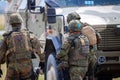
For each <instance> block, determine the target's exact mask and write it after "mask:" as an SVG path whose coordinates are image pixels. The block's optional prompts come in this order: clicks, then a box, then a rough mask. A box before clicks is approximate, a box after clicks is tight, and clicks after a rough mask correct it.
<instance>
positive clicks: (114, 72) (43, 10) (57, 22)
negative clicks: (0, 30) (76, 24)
mask: <svg viewBox="0 0 120 80" xmlns="http://www.w3.org/2000/svg"><path fill="white" fill-rule="evenodd" d="M8 2H9V3H8V4H9V5H8V7H7V9H6V13H5V17H6V31H7V30H10V25H9V24H8V20H9V15H10V14H11V13H12V12H19V13H20V14H21V16H22V17H23V19H24V23H23V28H24V27H25V28H27V29H29V30H30V31H32V32H33V33H34V34H35V35H36V36H37V37H38V38H39V40H40V42H41V44H42V45H43V48H41V49H42V52H43V53H44V54H45V56H46V59H45V80H69V76H68V74H69V73H68V71H67V70H66V71H58V69H57V64H58V63H59V61H58V60H57V59H56V54H57V53H58V51H59V50H60V48H61V45H62V44H63V43H64V40H65V38H66V36H67V25H68V23H67V21H66V16H67V15H68V14H69V13H71V12H77V13H78V14H79V15H80V16H81V21H82V22H87V23H89V24H91V25H92V26H93V28H94V29H95V30H96V31H97V32H99V33H100V35H101V37H102V41H101V43H99V44H97V51H96V52H95V53H96V55H97V62H96V65H95V69H94V71H95V79H96V80H112V78H114V77H120V68H119V67H120V1H119V0H8Z"/></svg>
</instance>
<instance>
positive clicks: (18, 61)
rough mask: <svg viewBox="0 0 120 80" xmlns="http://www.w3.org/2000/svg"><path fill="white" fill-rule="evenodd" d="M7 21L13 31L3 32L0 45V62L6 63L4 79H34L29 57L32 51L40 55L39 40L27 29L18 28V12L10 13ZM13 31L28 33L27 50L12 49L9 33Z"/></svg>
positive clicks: (20, 20) (20, 21) (19, 22)
mask: <svg viewBox="0 0 120 80" xmlns="http://www.w3.org/2000/svg"><path fill="white" fill-rule="evenodd" d="M9 23H10V24H11V25H12V30H13V31H10V32H7V33H5V34H3V37H4V39H3V43H2V45H1V46H0V64H2V63H4V62H6V63H7V74H6V77H5V80H34V75H33V67H32V61H31V57H32V53H33V52H36V53H37V54H38V55H39V57H41V50H40V47H41V45H40V42H39V41H38V39H37V38H36V37H35V36H34V34H33V33H31V32H29V31H27V30H20V28H21V23H22V18H21V16H20V15H19V14H17V13H13V14H11V16H10V20H9ZM14 31H15V32H22V33H28V35H29V38H28V40H29V41H30V43H29V45H28V46H29V50H28V51H26V52H25V51H24V50H19V49H16V50H17V52H16V51H15V50H14V49H15V48H14V46H13V44H12V43H11V37H12V36H11V35H12V34H13V33H14ZM23 43H24V42H23ZM18 44H19V43H18ZM21 45H22V44H21ZM30 48H31V49H30ZM23 49H24V48H23Z"/></svg>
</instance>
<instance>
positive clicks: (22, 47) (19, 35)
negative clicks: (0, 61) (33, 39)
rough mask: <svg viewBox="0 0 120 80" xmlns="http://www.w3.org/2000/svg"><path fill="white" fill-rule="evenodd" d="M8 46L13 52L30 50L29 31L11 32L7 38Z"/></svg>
mask: <svg viewBox="0 0 120 80" xmlns="http://www.w3.org/2000/svg"><path fill="white" fill-rule="evenodd" d="M8 48H9V50H11V51H13V52H15V53H24V52H29V51H30V50H32V46H31V43H30V34H29V32H28V31H24V32H23V31H20V32H12V33H11V34H10V37H9V38H8Z"/></svg>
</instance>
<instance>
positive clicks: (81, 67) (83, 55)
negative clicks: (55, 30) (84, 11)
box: [56, 20, 89, 80]
mask: <svg viewBox="0 0 120 80" xmlns="http://www.w3.org/2000/svg"><path fill="white" fill-rule="evenodd" d="M81 28H82V25H81V23H80V22H79V21H78V20H72V21H70V23H69V25H68V30H69V36H68V37H67V40H66V41H65V42H64V44H63V45H62V47H61V50H60V52H59V53H58V54H57V56H56V57H57V59H58V60H60V61H62V66H61V67H62V68H64V67H69V73H70V79H71V80H83V77H84V76H85V74H86V72H87V67H88V56H87V55H88V53H89V41H88V39H87V37H85V36H84V35H82V34H81ZM80 36H81V37H80ZM84 39H85V40H86V41H84ZM86 42H87V46H86V47H84V48H86V49H84V51H83V45H86ZM59 65H61V63H60V64H59ZM59 65H58V67H59Z"/></svg>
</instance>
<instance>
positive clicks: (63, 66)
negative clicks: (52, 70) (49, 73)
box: [57, 61, 69, 70]
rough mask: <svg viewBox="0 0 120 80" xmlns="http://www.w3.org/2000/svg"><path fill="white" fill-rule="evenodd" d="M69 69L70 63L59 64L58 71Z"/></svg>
mask: <svg viewBox="0 0 120 80" xmlns="http://www.w3.org/2000/svg"><path fill="white" fill-rule="evenodd" d="M67 67H69V65H68V62H65V61H62V62H61V63H59V64H58V66H57V69H58V70H62V69H63V70H64V69H65V68H67Z"/></svg>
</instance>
